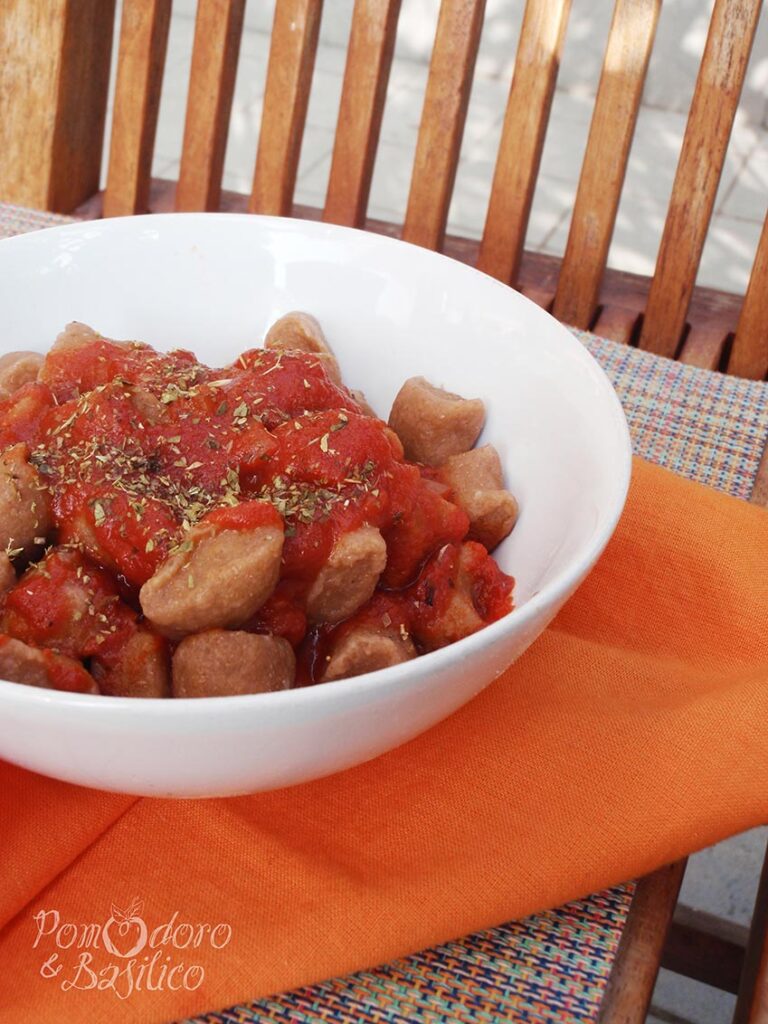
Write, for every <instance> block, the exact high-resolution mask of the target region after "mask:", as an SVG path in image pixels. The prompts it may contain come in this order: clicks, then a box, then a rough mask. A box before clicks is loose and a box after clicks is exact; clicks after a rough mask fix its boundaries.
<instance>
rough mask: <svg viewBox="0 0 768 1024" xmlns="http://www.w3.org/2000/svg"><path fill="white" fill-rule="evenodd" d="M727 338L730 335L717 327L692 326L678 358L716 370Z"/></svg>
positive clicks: (683, 361)
mask: <svg viewBox="0 0 768 1024" xmlns="http://www.w3.org/2000/svg"><path fill="white" fill-rule="evenodd" d="M727 340H728V335H727V334H725V333H724V332H723V331H721V330H718V329H717V328H712V327H707V326H704V325H702V326H699V327H692V328H691V330H690V331H689V332H688V334H687V335H686V337H685V340H684V341H683V344H682V347H681V349H680V354H679V356H678V360H679V361H680V362H681V363H687V365H688V366H698V367H699V369H701V370H716V369H717V368H718V366H719V365H720V360H721V359H722V356H723V350H724V349H725V343H726V341H727Z"/></svg>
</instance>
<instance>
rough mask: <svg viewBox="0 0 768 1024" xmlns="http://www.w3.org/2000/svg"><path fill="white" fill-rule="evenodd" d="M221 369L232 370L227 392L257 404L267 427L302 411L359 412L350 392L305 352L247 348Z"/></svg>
mask: <svg viewBox="0 0 768 1024" xmlns="http://www.w3.org/2000/svg"><path fill="white" fill-rule="evenodd" d="M221 373H222V376H226V374H227V373H231V374H232V378H233V379H232V381H231V383H230V384H229V385H228V386H227V388H226V390H225V393H226V394H227V396H228V397H230V398H231V400H232V401H233V402H235V403H237V402H245V403H246V404H247V405H249V406H257V407H258V409H259V415H260V416H261V418H262V420H263V422H264V424H265V426H267V427H268V428H269V429H270V430H274V429H275V427H277V426H279V424H281V423H284V422H286V421H287V420H288V419H291V418H292V417H296V416H300V415H301V414H302V413H305V412H317V411H323V410H327V409H349V410H350V411H352V412H360V406H359V405H358V403H357V402H356V401H355V399H354V398H353V396H352V393H351V392H350V391H348V390H347V388H345V387H344V386H343V385H341V384H335V383H334V382H333V381H332V380H331V378H330V377H329V376H328V374H327V372H326V370H325V367H324V366H323V364H322V362H321V361H320V360H319V359H317V358H316V357H315V356H313V355H311V354H310V353H307V352H277V351H272V350H269V349H250V350H249V351H247V352H243V354H242V355H241V356H239V357H238V359H237V360H236V361H235V362H234V363H233V365H232V366H231V367H228V368H227V369H226V370H222V371H221Z"/></svg>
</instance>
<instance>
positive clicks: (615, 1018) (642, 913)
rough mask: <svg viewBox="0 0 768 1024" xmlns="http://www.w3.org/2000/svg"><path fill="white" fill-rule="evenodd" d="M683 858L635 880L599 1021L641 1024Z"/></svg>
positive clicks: (662, 944) (671, 910)
mask: <svg viewBox="0 0 768 1024" xmlns="http://www.w3.org/2000/svg"><path fill="white" fill-rule="evenodd" d="M685 865H686V862H685V861H684V860H681V861H677V862H676V863H675V864H670V865H669V866H668V867H665V868H660V869H659V870H658V871H654V872H653V874H650V875H646V876H645V878H641V879H640V880H639V882H638V883H637V887H636V889H635V895H634V897H633V899H632V905H631V907H630V909H629V913H628V915H627V920H626V924H625V925H624V931H623V932H622V936H621V941H620V942H619V949H618V952H617V953H616V959H615V961H614V964H613V969H612V971H611V976H610V978H609V979H608V984H607V986H606V989H605V995H604V996H603V1002H602V1005H601V1007H600V1012H599V1014H598V1017H597V1021H598V1024H643V1022H644V1021H645V1016H646V1013H647V1012H648V1006H649V1005H650V1002H651V995H652V994H653V986H654V984H655V983H656V975H657V974H658V972H659V965H660V963H661V954H662V951H663V949H664V941H665V939H666V937H667V932H668V930H669V926H670V924H671V921H672V914H673V912H674V909H675V903H676V902H677V896H678V893H679V892H680V886H681V884H682V881H683V875H684V874H685Z"/></svg>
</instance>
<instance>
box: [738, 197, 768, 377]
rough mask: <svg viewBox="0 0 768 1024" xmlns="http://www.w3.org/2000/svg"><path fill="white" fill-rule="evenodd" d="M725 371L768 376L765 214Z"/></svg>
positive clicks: (767, 226)
mask: <svg viewBox="0 0 768 1024" xmlns="http://www.w3.org/2000/svg"><path fill="white" fill-rule="evenodd" d="M728 372H729V373H734V374H736V376H737V377H750V378H751V379H752V380H762V379H763V378H764V377H765V376H766V375H767V374H768V215H766V218H765V221H764V222H763V231H762V234H761V235H760V242H759V243H758V246H757V256H756V257H755V262H754V265H753V267H752V273H751V275H750V278H749V286H748V288H747V294H746V295H745V296H744V305H743V306H742V307H741V314H740V315H739V323H738V325H737V327H736V337H735V338H734V339H733V348H732V349H731V358H730V360H729V362H728Z"/></svg>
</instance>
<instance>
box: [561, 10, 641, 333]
mask: <svg viewBox="0 0 768 1024" xmlns="http://www.w3.org/2000/svg"><path fill="white" fill-rule="evenodd" d="M660 9H661V0H617V3H616V6H615V7H614V9H613V20H612V22H611V28H610V32H609V35H608V44H607V47H606V51H605V59H604V61H603V70H602V74H601V76H600V85H599V88H598V91H597V98H596V100H595V108H594V111H593V114H592V124H591V126H590V129H589V139H588V141H587V149H586V153H585V156H584V163H583V164H582V168H581V176H580V178H579V187H578V190H577V192H576V202H575V204H574V208H573V216H572V218H571V227H570V231H569V233H568V242H567V245H566V248H565V255H564V257H563V271H562V274H561V275H560V280H559V282H558V285H557V294H556V295H555V304H554V307H553V313H554V315H555V316H556V317H557V318H558V320H562V321H563V322H564V323H568V324H572V325H573V326H574V327H581V328H584V329H585V328H587V327H588V326H589V324H590V323H591V322H592V319H593V317H594V314H595V310H596V308H597V303H598V296H599V292H600V284H601V282H602V279H603V274H604V272H605V265H606V262H607V260H608V249H609V247H610V244H611V238H612V236H613V229H614V225H615V223H616V213H617V211H618V208H619V199H620V198H621V190H622V188H623V186H624V176H625V174H626V170H627V161H628V160H629V150H630V146H631V145H632V137H633V135H634V133H635V124H636V122H637V112H638V110H639V109H640V99H641V97H642V94H643V85H644V83H645V75H646V72H647V70H648V60H649V58H650V55H651V49H652V48H653V40H654V37H655V35H656V24H657V22H658V18H659V10H660Z"/></svg>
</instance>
